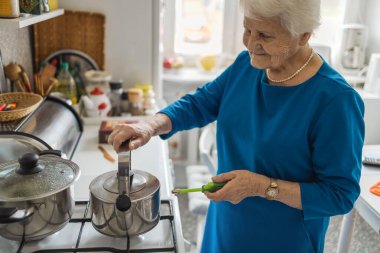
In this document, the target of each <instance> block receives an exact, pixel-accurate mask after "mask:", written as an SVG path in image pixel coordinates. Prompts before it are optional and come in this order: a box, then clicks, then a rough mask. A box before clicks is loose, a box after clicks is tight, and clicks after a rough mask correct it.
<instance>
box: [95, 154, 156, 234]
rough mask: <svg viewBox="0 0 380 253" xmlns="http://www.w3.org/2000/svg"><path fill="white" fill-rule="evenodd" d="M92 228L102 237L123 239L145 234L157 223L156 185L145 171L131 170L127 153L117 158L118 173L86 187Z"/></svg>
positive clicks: (97, 180)
mask: <svg viewBox="0 0 380 253" xmlns="http://www.w3.org/2000/svg"><path fill="white" fill-rule="evenodd" d="M90 194H91V195H90V200H91V206H92V218H91V220H92V225H93V227H94V228H95V229H96V230H97V231H99V232H100V233H102V234H105V235H109V236H114V237H127V236H130V235H138V234H142V233H145V232H147V231H149V230H151V229H152V228H154V227H155V226H156V225H157V223H158V222H159V220H160V213H159V211H160V182H159V181H158V179H157V178H156V177H155V176H153V175H151V174H150V173H147V172H145V171H140V170H134V171H132V169H131V153H130V151H129V152H121V153H119V155H118V170H117V171H111V172H107V173H105V174H102V175H100V176H98V177H97V178H95V179H94V180H93V181H92V182H91V184H90Z"/></svg>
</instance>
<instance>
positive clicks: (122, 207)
mask: <svg viewBox="0 0 380 253" xmlns="http://www.w3.org/2000/svg"><path fill="white" fill-rule="evenodd" d="M131 206H132V202H131V199H130V198H129V197H128V196H127V195H119V196H118V197H117V199H116V208H117V210H119V211H120V212H126V211H128V209H129V208H131Z"/></svg>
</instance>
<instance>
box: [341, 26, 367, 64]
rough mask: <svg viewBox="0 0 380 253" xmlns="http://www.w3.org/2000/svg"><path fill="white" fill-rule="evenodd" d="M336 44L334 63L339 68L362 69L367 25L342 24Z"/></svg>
mask: <svg viewBox="0 0 380 253" xmlns="http://www.w3.org/2000/svg"><path fill="white" fill-rule="evenodd" d="M337 46H338V47H337V54H336V63H337V66H338V68H339V69H341V70H342V71H344V70H346V71H355V70H360V69H362V68H363V67H364V60H365V51H366V46H367V27H366V26H364V25H361V24H344V25H342V26H341V28H340V36H339V43H338V45H337Z"/></svg>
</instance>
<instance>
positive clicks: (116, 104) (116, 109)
mask: <svg viewBox="0 0 380 253" xmlns="http://www.w3.org/2000/svg"><path fill="white" fill-rule="evenodd" d="M122 84H123V83H122V81H111V82H110V88H111V92H110V95H109V96H110V101H111V108H112V109H111V115H112V116H120V115H121V94H123V88H122Z"/></svg>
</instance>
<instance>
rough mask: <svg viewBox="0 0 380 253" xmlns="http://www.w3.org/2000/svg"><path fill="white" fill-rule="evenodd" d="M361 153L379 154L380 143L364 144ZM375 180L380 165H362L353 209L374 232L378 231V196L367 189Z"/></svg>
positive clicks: (379, 172)
mask: <svg viewBox="0 0 380 253" xmlns="http://www.w3.org/2000/svg"><path fill="white" fill-rule="evenodd" d="M363 154H378V155H379V156H380V145H366V146H364V149H363ZM377 182H380V167H374V166H364V165H363V169H362V176H361V179H360V188H361V192H360V197H359V199H358V200H357V201H356V203H355V209H356V210H357V211H358V213H359V214H360V216H362V217H363V219H364V220H365V221H366V222H367V223H368V224H369V225H370V226H371V227H372V228H373V229H374V230H375V231H376V232H378V233H380V196H377V195H375V194H373V193H371V192H370V191H369V189H370V187H371V186H373V185H374V184H376V183H377Z"/></svg>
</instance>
